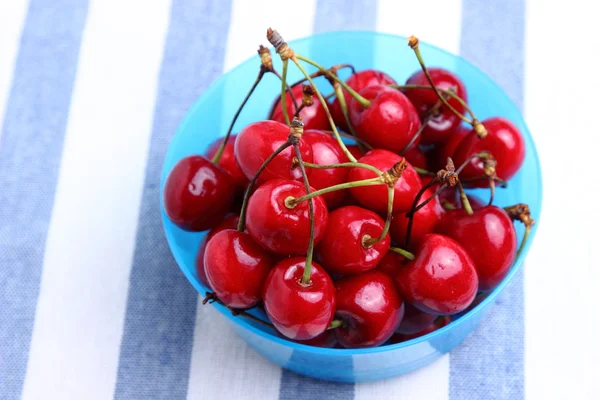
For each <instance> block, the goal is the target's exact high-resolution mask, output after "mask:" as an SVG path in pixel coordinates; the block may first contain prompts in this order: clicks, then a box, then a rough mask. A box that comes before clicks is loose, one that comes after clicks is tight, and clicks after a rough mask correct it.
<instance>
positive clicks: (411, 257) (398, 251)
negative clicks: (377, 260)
mask: <svg viewBox="0 0 600 400" xmlns="http://www.w3.org/2000/svg"><path fill="white" fill-rule="evenodd" d="M390 251H391V252H392V253H396V254H400V255H401V256H402V257H404V258H406V259H408V260H414V259H415V255H414V254H413V253H411V252H410V251H407V250H404V249H401V248H399V247H392V246H390Z"/></svg>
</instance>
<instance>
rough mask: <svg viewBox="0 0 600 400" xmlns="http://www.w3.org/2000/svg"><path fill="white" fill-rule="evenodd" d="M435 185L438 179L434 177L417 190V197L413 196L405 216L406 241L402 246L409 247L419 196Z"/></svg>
mask: <svg viewBox="0 0 600 400" xmlns="http://www.w3.org/2000/svg"><path fill="white" fill-rule="evenodd" d="M436 183H438V178H437V177H435V178H433V179H432V180H430V181H429V182H428V183H427V184H426V185H425V186H423V187H422V188H421V190H419V192H418V193H417V195H416V196H415V199H414V200H413V203H412V205H411V207H410V211H409V212H407V213H406V216H407V217H408V225H407V227H406V240H405V242H404V246H405V247H408V246H409V245H410V235H411V232H412V226H413V220H414V219H415V218H414V215H415V213H416V212H417V211H418V209H417V208H416V207H417V204H419V200H421V196H423V193H425V191H426V190H427V189H429V188H430V187H432V186H433V185H435V184H436Z"/></svg>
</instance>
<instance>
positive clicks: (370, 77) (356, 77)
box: [330, 69, 396, 132]
mask: <svg viewBox="0 0 600 400" xmlns="http://www.w3.org/2000/svg"><path fill="white" fill-rule="evenodd" d="M346 83H347V84H348V86H350V87H351V88H352V89H354V90H355V91H357V92H358V91H360V90H361V89H363V88H366V87H367V86H373V85H395V84H396V81H395V80H394V78H392V77H391V76H389V75H388V74H386V73H385V72H381V71H377V70H374V69H365V70H363V71H358V72H356V73H354V74H352V75H350V77H349V78H348V79H347V80H346ZM342 90H343V89H342ZM343 93H344V98H345V99H346V105H347V106H349V105H350V101H351V100H352V95H351V94H350V93H348V92H347V91H346V90H343ZM330 111H331V115H332V116H333V120H334V121H335V123H336V124H337V125H338V126H339V127H340V128H342V129H343V130H345V131H346V132H349V131H350V130H349V129H348V125H347V124H346V119H345V118H344V113H343V111H342V107H341V106H340V102H339V100H338V99H337V97H336V98H335V99H334V100H333V103H332V104H331V107H330Z"/></svg>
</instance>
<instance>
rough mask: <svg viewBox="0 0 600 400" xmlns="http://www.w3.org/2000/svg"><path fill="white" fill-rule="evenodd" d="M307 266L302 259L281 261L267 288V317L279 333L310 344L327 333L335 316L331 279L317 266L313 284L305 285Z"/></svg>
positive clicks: (314, 268) (265, 291) (295, 258)
mask: <svg viewBox="0 0 600 400" xmlns="http://www.w3.org/2000/svg"><path fill="white" fill-rule="evenodd" d="M304 262H305V259H304V258H301V257H291V258H286V259H284V260H282V261H280V262H279V263H277V264H276V265H275V267H273V269H272V270H271V272H270V273H269V276H268V277H267V279H266V281H265V285H264V288H263V301H264V305H265V312H266V313H267V316H268V317H269V319H270V320H271V322H272V323H273V325H275V328H277V330H278V331H279V332H281V333H282V334H283V335H284V336H286V337H288V338H290V339H295V340H309V339H312V338H314V337H316V336H318V335H320V334H322V333H323V332H325V330H326V329H327V327H329V324H331V321H332V320H333V316H334V313H335V288H334V287H333V282H332V281H331V278H330V277H329V275H327V273H326V272H325V271H324V270H323V268H322V267H321V266H320V265H319V264H317V263H315V262H313V263H312V268H311V273H310V284H309V285H304V284H302V281H301V280H302V274H303V272H304Z"/></svg>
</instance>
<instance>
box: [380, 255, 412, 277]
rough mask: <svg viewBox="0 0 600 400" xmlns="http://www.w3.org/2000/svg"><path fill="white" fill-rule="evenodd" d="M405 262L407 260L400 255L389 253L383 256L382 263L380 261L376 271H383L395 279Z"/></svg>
mask: <svg viewBox="0 0 600 400" xmlns="http://www.w3.org/2000/svg"><path fill="white" fill-rule="evenodd" d="M405 262H406V260H405V259H404V257H402V256H401V255H400V254H398V253H394V252H392V251H389V252H388V253H387V254H386V255H385V256H383V258H382V259H381V261H379V264H377V268H376V270H377V271H381V272H383V273H384V274H386V275H387V276H389V277H391V278H393V277H394V276H396V273H397V272H398V270H400V268H402V265H403V264H404V263H405Z"/></svg>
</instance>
